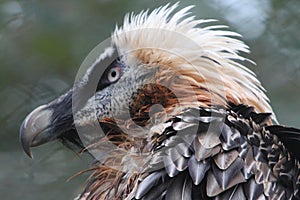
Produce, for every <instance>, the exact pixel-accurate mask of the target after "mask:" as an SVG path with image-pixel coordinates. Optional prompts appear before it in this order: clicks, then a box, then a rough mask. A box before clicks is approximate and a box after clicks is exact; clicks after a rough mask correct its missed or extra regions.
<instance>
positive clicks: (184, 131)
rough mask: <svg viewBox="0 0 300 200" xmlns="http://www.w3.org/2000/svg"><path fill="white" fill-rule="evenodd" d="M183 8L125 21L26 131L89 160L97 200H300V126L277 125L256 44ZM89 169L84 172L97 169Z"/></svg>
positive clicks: (29, 120)
mask: <svg viewBox="0 0 300 200" xmlns="http://www.w3.org/2000/svg"><path fill="white" fill-rule="evenodd" d="M177 7H178V3H177V4H173V5H170V4H168V5H166V6H162V7H159V8H157V9H155V10H153V11H152V12H149V11H142V12H141V13H139V14H137V15H135V14H132V13H131V14H128V15H126V16H125V19H124V23H123V26H121V27H118V26H117V27H116V29H115V31H114V32H113V33H112V36H111V40H110V42H109V43H108V45H107V46H106V48H103V51H102V52H97V58H95V61H94V62H93V63H91V64H90V65H89V67H88V68H87V70H86V72H85V73H84V74H83V75H82V76H80V78H78V79H77V80H76V81H75V84H74V87H73V88H71V89H70V90H69V91H68V92H66V93H65V94H63V95H61V96H60V97H58V98H57V99H55V100H53V101H51V102H50V103H48V104H45V105H42V106H40V107H38V108H36V109H35V110H33V111H32V112H31V113H30V114H29V115H28V116H27V117H26V118H25V120H24V122H23V124H22V125H21V128H20V141H21V144H22V146H23V149H24V151H25V152H26V153H27V154H28V155H29V156H30V157H31V155H32V154H31V151H30V148H31V147H34V146H39V145H41V144H44V143H47V142H49V141H53V140H57V139H58V140H60V141H62V142H63V143H64V144H66V146H68V147H70V146H71V147H72V148H73V147H75V148H79V149H80V151H81V152H87V153H88V154H90V155H91V156H92V157H93V160H95V162H94V163H93V165H92V167H91V169H89V170H90V171H92V173H91V175H90V177H89V179H88V181H87V184H86V186H85V189H84V190H83V191H82V193H81V194H80V195H79V196H78V197H77V199H81V200H87V199H89V200H95V199H108V200H110V199H128V200H129V199H143V200H146V199H147V200H148V199H156V200H162V199H165V200H196V199H299V196H300V195H299V193H300V192H299V188H300V173H299V167H300V165H299V159H300V153H299V145H300V130H299V129H295V128H289V127H285V126H281V125H278V123H277V121H276V116H275V114H274V113H273V111H272V108H271V106H270V104H269V100H268V98H267V96H266V95H265V91H264V88H263V87H262V85H261V83H260V82H259V81H258V80H257V78H256V76H255V74H254V73H253V72H252V71H251V70H249V69H248V68H246V67H245V64H247V63H253V62H252V61H250V60H249V59H247V58H245V57H243V56H242V55H241V53H242V54H245V53H248V52H249V49H248V46H247V45H245V44H244V43H243V42H242V41H240V40H239V37H240V35H239V34H237V33H235V32H231V31H228V30H226V26H220V25H205V24H207V23H210V24H212V23H213V22H214V21H215V20H203V19H196V18H195V16H192V15H191V14H190V9H191V8H192V7H193V6H188V7H185V8H183V9H181V10H178V9H177ZM89 170H87V171H89Z"/></svg>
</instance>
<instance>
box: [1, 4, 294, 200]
mask: <svg viewBox="0 0 300 200" xmlns="http://www.w3.org/2000/svg"><path fill="white" fill-rule="evenodd" d="M164 3H166V1H147V0H142V1H141V0H135V1H117V0H97V1H91V0H87V1H80V0H72V1H70V0H68V1H63V2H62V1H50V0H47V1H37V0H27V1H5V0H4V1H3V0H2V1H1V0H0V99H1V104H0V111H1V112H0V126H1V133H0V134H1V139H0V166H1V167H0V195H1V199H23V200H26V199H31V200H32V199H73V198H74V197H75V196H76V194H78V193H79V191H81V189H82V186H83V185H84V181H85V179H86V177H87V175H83V176H79V177H76V178H74V179H72V180H71V181H69V182H66V180H67V179H68V178H69V177H70V176H72V175H74V174H75V173H77V172H79V171H80V170H84V169H86V168H88V166H89V162H88V161H86V159H87V158H85V157H81V158H79V157H77V156H76V153H74V152H72V151H71V150H68V149H65V148H64V147H63V146H62V145H61V144H59V143H57V142H54V143H49V144H47V145H44V146H42V147H40V148H36V149H33V154H34V157H35V158H34V159H33V160H31V159H29V158H28V157H27V156H25V154H24V153H23V152H22V149H21V146H20V143H19V139H18V130H19V127H20V124H21V122H22V120H23V119H24V117H25V116H26V115H27V114H28V113H29V112H30V111H31V110H32V109H33V108H35V107H37V106H38V105H41V104H43V103H46V102H48V101H50V100H52V99H53V98H55V97H56V96H58V95H59V94H61V93H63V92H64V91H66V90H67V89H68V88H70V87H72V85H73V81H74V79H75V76H76V73H77V70H78V68H79V66H80V64H81V62H82V61H83V59H84V58H85V56H86V55H87V54H88V53H89V52H90V51H91V50H92V49H93V48H94V47H95V46H96V45H97V44H99V43H100V42H102V41H103V40H104V39H106V38H108V37H109V36H110V34H111V33H112V31H113V30H114V28H115V24H116V23H117V24H118V25H121V24H122V19H123V16H124V15H125V14H126V13H127V12H130V11H134V12H139V11H141V10H143V9H147V8H149V9H152V8H155V7H157V6H159V5H163V4H164ZM189 4H195V5H196V7H195V8H193V9H192V12H193V14H194V15H196V16H197V18H214V19H218V20H219V24H225V25H229V26H230V30H233V31H236V32H238V33H241V34H242V35H243V40H244V41H245V42H246V43H247V44H248V45H249V46H250V48H251V54H250V55H249V56H248V57H249V58H250V59H251V60H253V61H255V62H256V63H257V66H252V67H251V69H252V70H253V71H254V72H255V73H256V74H257V76H258V78H259V80H261V82H262V84H263V85H264V87H265V88H266V90H267V95H268V96H269V98H270V100H271V104H272V106H273V108H274V111H275V112H276V114H277V118H278V120H279V122H280V123H282V124H286V125H288V126H297V127H300V117H299V116H300V113H299V111H300V103H299V100H300V92H299V89H300V1H298V0H289V1H282V0H265V1H259V0H253V1H247V0H227V1H222V0H211V1H196V0H194V1H184V2H182V3H181V4H180V7H181V8H182V7H184V6H185V5H189Z"/></svg>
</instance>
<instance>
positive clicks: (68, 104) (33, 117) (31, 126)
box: [20, 90, 80, 158]
mask: <svg viewBox="0 0 300 200" xmlns="http://www.w3.org/2000/svg"><path fill="white" fill-rule="evenodd" d="M77 136H78V135H77V132H76V130H75V128H74V126H73V114H72V91H71V90H70V91H69V92H67V93H66V94H64V95H62V96H60V97H59V98H57V99H56V100H54V101H52V102H50V103H49V104H46V105H42V106H39V107H38V108H36V109H35V110H33V111H32V112H31V113H30V114H29V115H28V116H27V117H26V118H25V120H24V121H23V123H22V125H21V128H20V141H21V144H22V147H23V150H24V151H25V153H26V154H27V155H28V156H29V157H31V158H32V154H31V151H30V147H35V146H39V145H42V144H44V143H47V142H50V141H53V140H56V139H62V140H68V141H70V142H72V143H75V144H79V143H80V142H79V139H78V137H77Z"/></svg>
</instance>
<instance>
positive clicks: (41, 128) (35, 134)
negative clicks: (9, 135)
mask: <svg viewBox="0 0 300 200" xmlns="http://www.w3.org/2000/svg"><path fill="white" fill-rule="evenodd" d="M52 114H53V111H52V110H51V109H47V105H42V106H40V107H38V108H36V109H35V110H33V111H32V112H31V113H30V114H29V115H28V116H27V117H26V118H25V120H24V121H23V123H22V125H21V128H20V141H21V144H22V147H23V150H24V151H25V153H26V154H27V155H28V156H29V157H30V158H32V154H31V151H30V147H34V146H38V145H41V144H44V143H46V142H49V141H51V140H54V139H55V137H54V136H53V135H52V134H51V131H49V130H50V128H49V127H50V125H51V117H52Z"/></svg>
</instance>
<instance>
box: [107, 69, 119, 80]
mask: <svg viewBox="0 0 300 200" xmlns="http://www.w3.org/2000/svg"><path fill="white" fill-rule="evenodd" d="M120 71H121V68H120V67H114V68H111V69H110V70H109V72H108V75H107V80H108V81H109V82H110V83H114V82H116V81H117V80H119V78H120V75H121V72H120Z"/></svg>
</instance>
